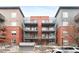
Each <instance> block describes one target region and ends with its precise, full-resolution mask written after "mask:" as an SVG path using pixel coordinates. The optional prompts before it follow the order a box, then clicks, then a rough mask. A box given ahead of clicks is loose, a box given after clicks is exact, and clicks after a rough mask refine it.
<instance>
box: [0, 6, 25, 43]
mask: <svg viewBox="0 0 79 59" xmlns="http://www.w3.org/2000/svg"><path fill="white" fill-rule="evenodd" d="M23 18H24V15H23V13H22V11H21V9H20V7H0V43H3V42H4V43H7V44H11V43H15V44H19V42H21V41H22V36H23V35H22V32H23V29H22V28H23V27H22V23H23Z"/></svg>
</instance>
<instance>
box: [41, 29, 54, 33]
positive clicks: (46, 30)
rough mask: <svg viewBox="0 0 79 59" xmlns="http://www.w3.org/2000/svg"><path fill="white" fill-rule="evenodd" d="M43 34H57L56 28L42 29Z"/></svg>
mask: <svg viewBox="0 0 79 59" xmlns="http://www.w3.org/2000/svg"><path fill="white" fill-rule="evenodd" d="M42 32H55V28H42Z"/></svg>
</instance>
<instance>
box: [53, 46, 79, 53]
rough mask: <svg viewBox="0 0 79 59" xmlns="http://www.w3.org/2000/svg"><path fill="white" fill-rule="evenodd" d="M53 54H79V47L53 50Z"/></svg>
mask: <svg viewBox="0 0 79 59" xmlns="http://www.w3.org/2000/svg"><path fill="white" fill-rule="evenodd" d="M52 53H79V48H78V47H71V46H65V47H60V48H56V49H54V50H52Z"/></svg>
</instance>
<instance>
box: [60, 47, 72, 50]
mask: <svg viewBox="0 0 79 59" xmlns="http://www.w3.org/2000/svg"><path fill="white" fill-rule="evenodd" d="M61 49H62V50H74V48H72V47H65V48H64V47H63V48H61Z"/></svg>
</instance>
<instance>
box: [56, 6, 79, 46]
mask: <svg viewBox="0 0 79 59" xmlns="http://www.w3.org/2000/svg"><path fill="white" fill-rule="evenodd" d="M55 17H56V19H57V44H58V45H74V44H75V33H79V31H76V28H77V29H78V28H79V26H78V25H79V7H69V6H68V7H67V6H65V7H59V9H58V11H57V13H56V15H55Z"/></svg>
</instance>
